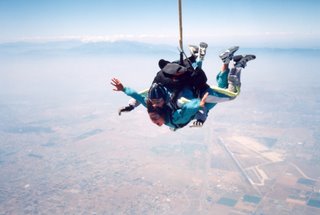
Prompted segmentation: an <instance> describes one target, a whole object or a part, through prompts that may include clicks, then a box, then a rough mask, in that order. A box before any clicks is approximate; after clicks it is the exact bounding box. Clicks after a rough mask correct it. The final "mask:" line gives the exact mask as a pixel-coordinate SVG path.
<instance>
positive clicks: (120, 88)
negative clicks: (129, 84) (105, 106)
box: [111, 78, 124, 91]
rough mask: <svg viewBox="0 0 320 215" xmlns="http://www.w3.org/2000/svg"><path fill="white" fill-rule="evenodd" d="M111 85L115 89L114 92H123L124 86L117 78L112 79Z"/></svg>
mask: <svg viewBox="0 0 320 215" xmlns="http://www.w3.org/2000/svg"><path fill="white" fill-rule="evenodd" d="M111 85H113V86H114V87H115V88H114V89H113V90H114V91H123V88H124V87H123V85H122V83H121V81H119V80H118V79H116V78H112V79H111Z"/></svg>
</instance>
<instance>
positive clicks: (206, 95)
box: [199, 92, 209, 107]
mask: <svg viewBox="0 0 320 215" xmlns="http://www.w3.org/2000/svg"><path fill="white" fill-rule="evenodd" d="M208 95H209V93H208V92H206V93H205V94H204V95H203V97H202V99H201V101H200V105H199V106H200V107H204V105H205V104H206V100H207V98H208Z"/></svg>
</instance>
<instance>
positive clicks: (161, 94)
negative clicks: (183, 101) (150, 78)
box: [148, 83, 168, 101]
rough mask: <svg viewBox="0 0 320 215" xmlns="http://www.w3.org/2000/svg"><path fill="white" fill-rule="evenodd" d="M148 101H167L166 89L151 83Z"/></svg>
mask: <svg viewBox="0 0 320 215" xmlns="http://www.w3.org/2000/svg"><path fill="white" fill-rule="evenodd" d="M148 98H149V99H163V100H165V101H166V100H167V98H168V91H167V89H166V88H165V87H164V86H162V85H161V84H158V83H153V84H152V85H151V87H150V89H149V92H148Z"/></svg>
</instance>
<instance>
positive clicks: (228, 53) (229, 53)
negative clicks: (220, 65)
mask: <svg viewBox="0 0 320 215" xmlns="http://www.w3.org/2000/svg"><path fill="white" fill-rule="evenodd" d="M238 49H239V46H233V47H231V48H229V49H227V50H226V51H225V52H223V53H222V54H220V55H219V57H220V58H221V59H222V60H223V59H226V58H228V57H230V56H232V55H233V54H234V53H235V52H236V51H237V50H238Z"/></svg>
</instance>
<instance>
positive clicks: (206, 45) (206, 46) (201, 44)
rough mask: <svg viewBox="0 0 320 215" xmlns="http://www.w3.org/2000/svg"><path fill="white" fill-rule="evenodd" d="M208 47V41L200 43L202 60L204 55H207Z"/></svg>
mask: <svg viewBox="0 0 320 215" xmlns="http://www.w3.org/2000/svg"><path fill="white" fill-rule="evenodd" d="M207 48H208V44H207V43H205V42H201V43H200V45H199V58H200V59H201V60H203V59H204V56H205V55H206V51H207Z"/></svg>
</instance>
